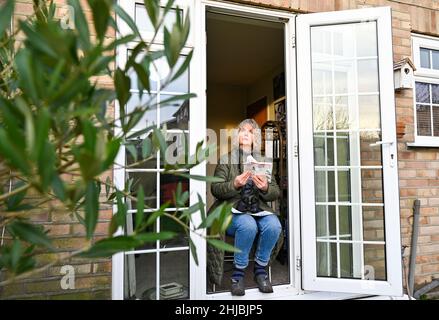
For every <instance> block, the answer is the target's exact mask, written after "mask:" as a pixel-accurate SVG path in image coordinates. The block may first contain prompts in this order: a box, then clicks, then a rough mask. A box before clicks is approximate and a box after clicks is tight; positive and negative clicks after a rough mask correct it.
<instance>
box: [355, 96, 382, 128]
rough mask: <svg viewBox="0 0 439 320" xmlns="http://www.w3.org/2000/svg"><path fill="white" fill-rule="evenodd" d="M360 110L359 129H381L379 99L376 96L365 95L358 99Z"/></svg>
mask: <svg viewBox="0 0 439 320" xmlns="http://www.w3.org/2000/svg"><path fill="white" fill-rule="evenodd" d="M358 107H359V109H360V115H359V117H360V119H359V120H360V129H379V128H381V121H380V120H381V116H380V99H379V96H378V95H367V96H359V97H358Z"/></svg>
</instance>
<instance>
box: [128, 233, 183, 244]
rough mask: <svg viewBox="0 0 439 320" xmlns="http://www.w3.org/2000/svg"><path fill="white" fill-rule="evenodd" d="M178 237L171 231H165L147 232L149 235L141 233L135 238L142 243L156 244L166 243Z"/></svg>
mask: <svg viewBox="0 0 439 320" xmlns="http://www.w3.org/2000/svg"><path fill="white" fill-rule="evenodd" d="M176 235H177V233H175V232H171V231H163V232H159V233H157V232H147V233H139V234H136V235H135V238H136V239H137V240H139V241H141V242H142V243H146V242H155V241H157V240H160V241H164V240H169V239H172V238H174V237H175V236H176Z"/></svg>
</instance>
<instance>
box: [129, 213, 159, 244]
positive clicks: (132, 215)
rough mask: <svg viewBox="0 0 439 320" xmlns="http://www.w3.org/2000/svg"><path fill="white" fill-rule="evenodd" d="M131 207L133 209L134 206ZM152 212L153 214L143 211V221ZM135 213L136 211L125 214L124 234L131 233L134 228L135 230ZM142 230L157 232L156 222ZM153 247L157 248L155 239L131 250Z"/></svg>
mask: <svg viewBox="0 0 439 320" xmlns="http://www.w3.org/2000/svg"><path fill="white" fill-rule="evenodd" d="M133 209H135V208H133ZM152 214H153V212H144V213H143V221H146V220H147V219H148V218H149V217H150V216H151V215H152ZM136 215H137V212H133V213H128V214H127V217H126V223H125V230H124V231H125V235H132V234H133V233H134V232H135V230H136V225H135V223H136V222H135V221H136ZM142 230H143V231H144V232H152V233H156V232H158V230H157V224H156V223H153V224H151V225H149V226H148V227H146V228H145V229H142ZM155 248H157V241H151V242H146V243H144V244H142V245H140V246H138V247H135V248H133V249H132V250H133V251H139V250H150V249H155Z"/></svg>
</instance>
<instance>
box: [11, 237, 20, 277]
mask: <svg viewBox="0 0 439 320" xmlns="http://www.w3.org/2000/svg"><path fill="white" fill-rule="evenodd" d="M21 254H22V247H21V243H20V240H18V239H14V242H13V243H12V247H11V267H12V269H13V270H15V269H16V268H17V265H18V263H19V261H20V258H21Z"/></svg>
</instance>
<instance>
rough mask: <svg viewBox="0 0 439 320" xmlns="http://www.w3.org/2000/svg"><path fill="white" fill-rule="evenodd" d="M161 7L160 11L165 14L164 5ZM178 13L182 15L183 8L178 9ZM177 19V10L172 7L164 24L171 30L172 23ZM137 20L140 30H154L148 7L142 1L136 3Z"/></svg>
mask: <svg viewBox="0 0 439 320" xmlns="http://www.w3.org/2000/svg"><path fill="white" fill-rule="evenodd" d="M160 9H161V10H160V13H161V14H163V11H164V7H161V8H160ZM178 13H179V14H180V16H181V14H182V10H181V9H180V10H178ZM176 20H177V10H176V9H171V10H170V11H169V12H168V13H167V15H166V16H165V21H164V23H163V25H164V26H165V27H166V28H167V29H168V30H169V31H171V30H172V29H171V28H172V25H173V24H174V23H175V21H176ZM135 21H136V25H137V27H138V28H139V30H140V31H146V32H154V27H153V25H152V24H151V21H150V20H149V17H148V13H147V12H146V9H145V5H143V4H140V3H136V8H135ZM161 30H163V26H162V28H161ZM161 32H162V31H161Z"/></svg>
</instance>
